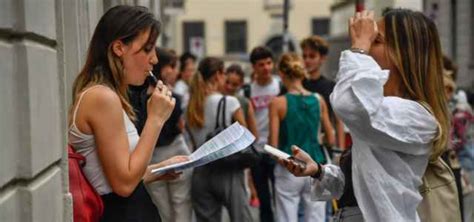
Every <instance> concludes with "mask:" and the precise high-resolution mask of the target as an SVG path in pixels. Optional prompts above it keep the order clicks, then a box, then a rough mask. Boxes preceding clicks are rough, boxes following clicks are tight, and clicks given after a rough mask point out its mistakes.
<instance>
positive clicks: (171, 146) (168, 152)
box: [129, 48, 192, 221]
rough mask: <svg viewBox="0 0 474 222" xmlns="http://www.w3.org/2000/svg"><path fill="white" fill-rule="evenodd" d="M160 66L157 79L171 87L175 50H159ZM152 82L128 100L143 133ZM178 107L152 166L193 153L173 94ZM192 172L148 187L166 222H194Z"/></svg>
mask: <svg viewBox="0 0 474 222" xmlns="http://www.w3.org/2000/svg"><path fill="white" fill-rule="evenodd" d="M156 54H157V56H158V60H159V61H158V63H157V64H156V65H155V66H154V67H153V70H154V71H153V72H154V73H155V75H156V77H157V79H159V80H162V81H163V83H164V84H165V85H167V86H168V87H170V88H171V87H172V85H171V83H172V82H173V79H175V78H176V76H177V70H176V61H177V57H176V55H175V54H174V52H173V51H171V50H169V49H164V48H156ZM149 84H150V82H149V81H147V82H145V84H144V85H141V86H130V87H129V89H130V90H129V97H130V100H131V101H132V106H133V107H134V110H135V113H136V114H137V121H136V122H137V124H136V127H137V130H138V132H139V133H141V129H143V126H144V125H143V124H144V120H146V116H147V113H146V103H147V94H146V91H147V88H148V86H149ZM172 97H173V98H175V100H176V105H175V107H174V109H173V112H172V113H171V115H170V118H169V119H168V121H166V122H165V124H164V125H163V128H162V130H161V133H160V136H159V137H158V141H157V143H156V146H155V150H154V152H153V157H152V160H151V163H157V162H161V161H162V160H165V159H166V158H168V157H171V156H176V155H189V154H190V150H189V148H188V146H187V145H186V142H185V140H184V137H183V134H182V131H183V128H184V120H183V118H182V114H183V110H182V109H181V97H180V96H179V95H177V94H174V93H173V94H172ZM191 175H192V171H191V170H185V171H184V172H183V174H182V175H181V176H180V177H179V178H178V179H175V180H171V181H158V182H154V183H150V184H146V188H147V190H148V192H149V193H150V196H151V199H152V200H153V202H154V203H155V205H156V207H157V208H158V209H159V212H160V215H161V218H162V219H163V221H191V213H192V207H191V196H190V193H191Z"/></svg>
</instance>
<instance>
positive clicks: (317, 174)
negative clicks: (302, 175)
mask: <svg viewBox="0 0 474 222" xmlns="http://www.w3.org/2000/svg"><path fill="white" fill-rule="evenodd" d="M316 164H317V165H318V171H316V173H314V174H313V175H311V177H312V178H314V179H319V178H321V174H322V173H323V166H321V164H319V163H318V162H316Z"/></svg>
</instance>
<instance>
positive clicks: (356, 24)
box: [349, 11, 378, 52]
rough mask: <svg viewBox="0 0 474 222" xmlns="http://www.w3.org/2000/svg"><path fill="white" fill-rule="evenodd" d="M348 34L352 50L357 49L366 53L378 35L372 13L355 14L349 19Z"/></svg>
mask: <svg viewBox="0 0 474 222" xmlns="http://www.w3.org/2000/svg"><path fill="white" fill-rule="evenodd" d="M349 33H350V36H351V43H352V48H358V49H362V50H365V51H366V52H368V51H369V50H370V46H371V45H372V42H373V41H374V40H375V38H376V37H377V33H378V29H377V23H376V22H375V20H374V12H373V11H362V12H357V13H356V14H355V15H354V16H353V17H351V18H350V19H349Z"/></svg>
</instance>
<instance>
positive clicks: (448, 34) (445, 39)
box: [325, 0, 474, 91]
mask: <svg viewBox="0 0 474 222" xmlns="http://www.w3.org/2000/svg"><path fill="white" fill-rule="evenodd" d="M355 2H356V1H355V0H345V1H337V2H336V3H335V4H333V5H332V6H331V27H330V37H329V41H330V44H331V50H330V54H329V59H328V63H327V66H326V67H325V68H326V69H325V70H326V73H328V75H329V76H330V77H333V78H334V77H335V75H336V72H337V67H338V60H339V53H340V52H341V50H344V49H347V48H349V47H350V40H349V35H348V33H347V26H344V25H342V24H347V21H348V19H349V17H350V16H352V15H353V14H354V12H355ZM364 3H365V8H366V9H369V10H374V11H375V13H376V15H377V17H380V16H381V15H382V12H383V11H384V10H385V9H387V8H409V9H412V10H417V11H422V12H424V13H425V15H427V16H428V17H430V18H431V19H433V20H434V21H435V23H436V24H437V28H438V31H439V35H440V40H441V47H442V50H443V53H444V54H445V55H447V56H448V57H450V58H452V59H453V60H454V61H455V63H456V64H457V65H458V66H459V70H458V77H457V80H456V82H457V85H458V86H459V87H460V88H463V89H465V90H470V91H472V90H474V30H473V27H474V2H473V1H471V0H387V1H377V0H365V1H364Z"/></svg>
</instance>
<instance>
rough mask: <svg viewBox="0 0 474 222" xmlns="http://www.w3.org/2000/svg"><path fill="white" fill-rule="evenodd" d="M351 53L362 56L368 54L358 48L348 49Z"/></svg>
mask: <svg viewBox="0 0 474 222" xmlns="http://www.w3.org/2000/svg"><path fill="white" fill-rule="evenodd" d="M349 50H350V51H351V52H355V53H359V54H364V55H368V54H369V53H368V52H367V51H365V50H363V49H359V48H350V49H349Z"/></svg>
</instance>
